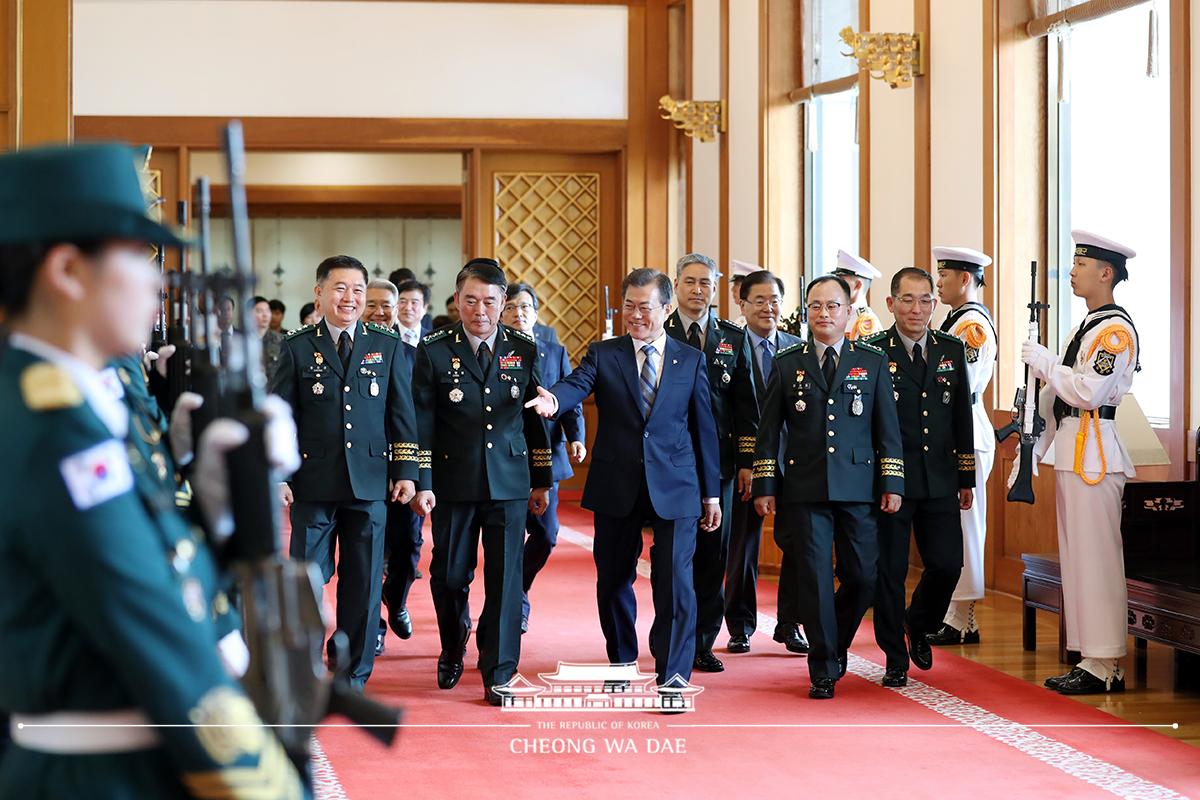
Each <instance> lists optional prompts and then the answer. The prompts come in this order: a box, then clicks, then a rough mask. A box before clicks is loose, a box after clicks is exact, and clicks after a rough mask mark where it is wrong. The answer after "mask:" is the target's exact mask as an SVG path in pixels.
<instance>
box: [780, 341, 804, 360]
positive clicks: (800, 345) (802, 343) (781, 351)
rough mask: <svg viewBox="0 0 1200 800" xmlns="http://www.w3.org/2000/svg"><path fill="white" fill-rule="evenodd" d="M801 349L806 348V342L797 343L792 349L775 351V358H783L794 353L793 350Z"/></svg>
mask: <svg viewBox="0 0 1200 800" xmlns="http://www.w3.org/2000/svg"><path fill="white" fill-rule="evenodd" d="M801 347H804V342H796V343H795V344H794V345H792V346H791V347H785V348H783V349H782V350H776V351H775V357H776V358H779V357H780V356H782V355H785V354H787V353H790V352H792V351H793V350H799V349H800V348H801Z"/></svg>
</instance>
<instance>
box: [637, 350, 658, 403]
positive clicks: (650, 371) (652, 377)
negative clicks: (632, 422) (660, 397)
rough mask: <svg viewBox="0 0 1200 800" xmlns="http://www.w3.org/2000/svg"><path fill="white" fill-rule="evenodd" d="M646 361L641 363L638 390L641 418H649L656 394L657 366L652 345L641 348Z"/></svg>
mask: <svg viewBox="0 0 1200 800" xmlns="http://www.w3.org/2000/svg"><path fill="white" fill-rule="evenodd" d="M642 352H643V353H645V354H646V360H645V361H643V362H642V374H641V380H640V384H641V386H640V388H641V392H642V416H643V417H645V418H647V419H648V418H649V417H650V409H651V408H652V407H653V406H654V396H655V395H656V394H658V388H657V383H658V366H657V365H656V364H655V363H654V356H655V353H657V352H658V351H656V350H655V349H654V345H652V344H648V345H646V346H645V347H643V348H642Z"/></svg>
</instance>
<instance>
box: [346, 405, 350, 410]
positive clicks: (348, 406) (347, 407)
mask: <svg viewBox="0 0 1200 800" xmlns="http://www.w3.org/2000/svg"><path fill="white" fill-rule="evenodd" d="M346 410H347V411H349V410H350V404H349V403H346Z"/></svg>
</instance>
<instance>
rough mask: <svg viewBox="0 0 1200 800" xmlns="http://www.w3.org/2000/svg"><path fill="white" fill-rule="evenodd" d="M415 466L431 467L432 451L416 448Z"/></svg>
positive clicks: (419, 467) (420, 467)
mask: <svg viewBox="0 0 1200 800" xmlns="http://www.w3.org/2000/svg"><path fill="white" fill-rule="evenodd" d="M417 468H418V469H433V451H432V450H418V451H417Z"/></svg>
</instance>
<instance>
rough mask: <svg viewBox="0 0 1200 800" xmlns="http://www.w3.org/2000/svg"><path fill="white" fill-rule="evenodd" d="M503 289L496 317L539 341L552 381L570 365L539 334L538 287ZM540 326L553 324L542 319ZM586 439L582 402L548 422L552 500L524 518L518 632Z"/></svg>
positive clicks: (544, 372)
mask: <svg viewBox="0 0 1200 800" xmlns="http://www.w3.org/2000/svg"><path fill="white" fill-rule="evenodd" d="M506 294H507V296H508V300H507V302H506V303H505V304H504V313H503V314H502V315H501V317H500V319H501V320H502V321H503V322H504V324H505V325H507V326H509V327H510V328H515V329H516V330H519V331H521V332H522V333H525V334H528V335H530V336H533V337H534V340H535V341H536V342H537V348H538V368H539V369H540V370H541V377H542V383H543V384H544V385H546V386H553V385H554V384H556V383H558V382H559V381H560V380H562V378H563V377H565V376H566V375H567V373H569V372H570V371H571V362H570V361H568V360H567V349H566V348H565V347H563V346H562V345H561V344H559V343H558V341H557V340H555V341H549V340H547V339H543V338H542V337H541V336H539V335H538V334H537V332H536V331H537V329H538V327H539V326H538V325H537V318H538V306H539V305H540V304H539V302H538V296H537V292H536V291H535V290H534V288H533V287H532V286H530V285H529V284H528V283H511V284H509V286H508V291H507V293H506ZM541 328H542V329H544V330H550V331H553V330H554V329H553V328H546V326H544V325H543V326H541ZM584 441H585V435H584V428H583V409H582V408H581V407H580V406H575V408H573V409H571V410H570V411H568V412H567V413H566V414H563V415H562V417H560V418H559V419H558V420H557V421H555V422H554V423H553V424H552V425H551V427H550V449H551V453H552V464H553V467H552V477H553V478H554V485H553V486H551V487H550V501H549V503H548V504H547V505H546V512H545V513H544V514H542V515H541V516H538V515H537V514H533V513H530V514H529V516H528V518H527V519H526V520H525V531H526V532H527V533H528V534H529V535H528V536H527V537H526V539H525V557H524V563H523V566H522V568H521V588H522V589H523V590H524V592H525V596H524V600H523V605H522V607H521V632H522V633H525V632H526V631H528V630H529V589H530V587H532V586H533V579H534V578H536V577H537V574H538V572H540V571H541V569H542V567H544V566H546V562H547V561H548V560H549V559H550V551H551V550H553V549H554V545H555V544H557V543H558V482H559V481H565V480H566V479H567V478H570V477H571V476H572V475H574V474H575V473H574V472H573V471H572V470H571V461H570V458H574V459H575V463H577V464H580V463H583V459H584V458H585V457H586V456H587V446H586V445H585V444H584ZM568 443H569V445H568ZM568 446H569V447H570V449H571V455H570V458H568V456H567V447H568Z"/></svg>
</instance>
